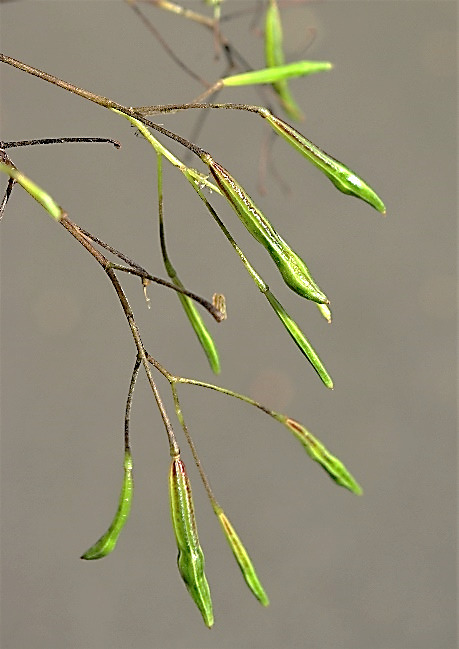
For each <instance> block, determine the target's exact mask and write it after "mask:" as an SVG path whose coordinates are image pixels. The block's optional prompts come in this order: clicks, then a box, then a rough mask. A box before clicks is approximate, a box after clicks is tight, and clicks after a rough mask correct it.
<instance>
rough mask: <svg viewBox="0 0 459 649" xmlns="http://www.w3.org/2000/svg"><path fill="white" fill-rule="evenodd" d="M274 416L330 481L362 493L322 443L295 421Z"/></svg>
mask: <svg viewBox="0 0 459 649" xmlns="http://www.w3.org/2000/svg"><path fill="white" fill-rule="evenodd" d="M274 416H275V418H276V419H277V420H278V421H280V422H281V423H283V424H284V426H287V428H288V429H289V430H290V431H291V432H292V433H293V434H294V435H295V437H296V438H297V439H298V440H299V441H300V442H301V444H302V445H303V446H304V448H305V450H306V453H307V454H308V455H309V457H311V458H312V459H313V460H314V461H315V462H318V463H319V464H320V465H321V466H322V467H323V468H324V469H325V471H326V472H327V473H328V475H329V476H330V478H331V479H332V480H334V481H335V482H336V483H337V484H339V485H340V486H341V487H345V488H346V489H349V491H352V492H353V493H355V494H357V495H360V494H361V493H362V487H361V486H360V485H359V483H358V482H357V481H356V479H355V478H354V477H353V476H352V475H351V473H350V472H349V471H348V470H347V469H346V467H345V466H344V464H343V463H342V462H341V460H339V459H338V458H337V457H334V456H333V455H331V453H329V451H328V450H327V449H326V448H325V446H324V445H323V444H322V442H320V441H319V440H318V439H317V438H316V437H314V436H313V435H311V433H310V432H309V431H308V430H307V429H306V428H305V427H304V426H303V425H302V424H300V423H299V422H298V421H295V419H291V418H290V417H286V416H285V415H281V414H275V415H274Z"/></svg>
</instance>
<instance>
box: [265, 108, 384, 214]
mask: <svg viewBox="0 0 459 649" xmlns="http://www.w3.org/2000/svg"><path fill="white" fill-rule="evenodd" d="M260 115H262V116H263V117H264V118H265V119H266V120H267V121H268V122H269V124H270V125H271V126H272V128H273V129H274V130H275V131H276V133H278V134H279V135H280V136H281V137H283V138H284V139H285V140H287V142H288V143H289V144H291V145H292V146H293V147H294V148H295V149H296V150H297V151H299V152H300V153H301V154H302V155H303V156H304V157H305V158H307V159H308V160H309V161H310V162H312V164H314V165H315V166H316V167H318V168H319V169H320V170H321V171H322V172H323V173H324V174H325V175H326V176H328V178H329V179H330V180H331V182H332V183H333V184H334V185H335V187H336V188H337V189H339V190H340V191H341V192H343V193H344V194H351V195H352V196H356V197H357V198H361V199H362V200H363V201H366V202H367V203H369V204H370V205H371V206H372V207H374V208H375V209H376V210H378V212H382V214H385V213H386V207H385V205H384V203H383V202H382V200H381V199H380V198H379V196H378V195H377V194H376V192H375V191H374V190H373V189H372V188H371V187H370V186H369V185H368V184H367V183H366V182H365V181H364V180H362V178H359V176H357V174H355V173H354V172H353V171H352V170H351V169H349V168H348V167H346V166H345V165H343V163H342V162H339V160H336V159H335V158H332V156H330V155H328V153H325V151H322V149H319V147H318V146H316V145H315V144H313V143H312V142H310V141H309V140H307V139H306V138H305V137H304V135H301V133H299V132H298V131H297V130H296V129H294V128H293V126H290V124H287V123H286V122H284V121H283V120H282V119H280V118H279V117H276V116H275V115H272V114H271V113H270V112H269V110H267V109H263V108H262V109H261V110H260Z"/></svg>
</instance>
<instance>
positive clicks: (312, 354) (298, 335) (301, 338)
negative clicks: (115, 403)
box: [265, 290, 333, 390]
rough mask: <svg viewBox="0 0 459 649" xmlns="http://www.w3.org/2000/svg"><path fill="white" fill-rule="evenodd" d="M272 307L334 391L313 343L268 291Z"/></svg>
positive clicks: (324, 380) (325, 382) (321, 376)
mask: <svg viewBox="0 0 459 649" xmlns="http://www.w3.org/2000/svg"><path fill="white" fill-rule="evenodd" d="M265 295H266V297H267V299H268V301H269V303H270V305H271V306H272V308H273V309H274V311H275V312H276V314H277V316H278V317H279V319H280V320H281V322H282V324H283V325H284V327H285V328H286V329H287V331H288V333H289V334H290V336H291V337H292V338H293V340H294V341H295V342H296V344H297V345H298V347H299V348H300V349H301V351H302V352H303V354H304V355H305V356H306V358H307V359H308V361H309V362H310V363H311V365H312V366H313V368H314V369H315V371H316V372H317V374H318V375H319V376H320V378H321V379H322V381H323V383H324V384H325V385H326V386H327V388H330V389H331V390H333V381H332V379H331V376H330V375H329V373H328V372H327V370H326V369H325V367H324V364H323V363H322V361H321V360H320V358H319V356H318V355H317V353H316V351H315V350H314V348H313V347H312V345H311V343H310V342H309V340H308V339H307V338H306V336H305V335H304V334H303V332H302V331H301V329H300V328H299V326H298V325H297V323H296V322H295V320H293V319H292V318H291V317H290V316H289V314H288V313H287V311H286V310H285V309H284V307H283V306H282V304H281V303H280V302H279V301H278V300H277V299H276V298H275V297H274V295H273V294H272V293H271V291H269V290H268V291H266V293H265Z"/></svg>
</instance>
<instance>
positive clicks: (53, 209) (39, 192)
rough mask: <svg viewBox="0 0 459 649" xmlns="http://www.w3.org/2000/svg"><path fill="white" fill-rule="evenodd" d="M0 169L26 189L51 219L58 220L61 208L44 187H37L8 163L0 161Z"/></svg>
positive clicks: (61, 212)
mask: <svg viewBox="0 0 459 649" xmlns="http://www.w3.org/2000/svg"><path fill="white" fill-rule="evenodd" d="M0 171H4V172H5V173H7V174H8V175H9V176H11V178H14V180H15V181H16V182H17V183H18V184H19V185H21V187H22V188H23V189H25V190H26V192H27V193H28V194H30V195H31V196H32V198H34V199H35V200H36V201H37V202H38V203H40V205H41V206H42V207H44V208H45V210H46V211H47V212H48V214H50V215H51V216H52V217H53V219H55V220H56V221H60V220H61V218H62V215H63V213H64V212H63V210H62V208H61V207H59V205H58V204H57V203H56V201H55V200H54V198H53V197H52V196H50V195H49V194H48V192H45V190H44V189H42V188H41V187H39V186H38V185H37V184H36V183H34V182H33V180H30V178H28V177H27V176H24V174H23V173H22V172H21V171H19V169H17V168H16V167H11V166H10V165H6V164H4V163H3V162H0Z"/></svg>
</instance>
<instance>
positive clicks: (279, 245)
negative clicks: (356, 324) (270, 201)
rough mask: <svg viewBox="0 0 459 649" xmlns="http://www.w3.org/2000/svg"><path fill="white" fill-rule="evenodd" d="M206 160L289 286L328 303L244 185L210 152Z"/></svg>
mask: <svg viewBox="0 0 459 649" xmlns="http://www.w3.org/2000/svg"><path fill="white" fill-rule="evenodd" d="M202 160H203V162H204V163H205V164H207V165H208V167H209V169H210V171H211V173H212V175H213V177H214V178H215V181H216V183H217V185H218V186H219V188H220V189H221V191H222V194H223V195H224V196H225V198H226V199H227V200H228V202H229V203H230V205H231V207H232V208H233V210H234V211H235V212H236V214H237V215H238V217H239V219H240V220H241V221H242V223H243V224H244V226H245V228H246V230H248V232H250V234H251V235H252V236H253V237H254V239H256V240H257V241H258V242H259V243H261V245H262V246H263V247H264V248H266V250H267V251H268V253H269V255H270V257H271V259H272V260H273V261H274V263H275V264H276V266H277V267H278V269H279V271H280V273H281V275H282V277H283V279H284V282H285V283H286V284H287V286H289V287H290V288H291V289H292V291H295V293H298V295H301V296H302V297H305V298H307V299H308V300H313V301H314V302H319V303H321V304H326V303H328V298H327V296H326V295H325V294H324V293H323V292H322V291H321V290H320V288H319V287H318V286H317V284H316V283H315V281H314V279H313V278H312V276H311V274H310V272H309V269H308V267H307V266H306V264H305V263H304V261H303V260H302V259H301V258H300V257H299V256H298V255H297V254H296V252H294V251H293V250H292V248H290V246H289V245H288V244H287V243H286V242H285V241H284V240H283V239H282V237H281V236H280V235H279V234H278V233H277V232H276V231H275V230H274V228H273V226H272V225H271V223H270V222H269V221H268V220H267V219H266V217H265V216H264V214H263V213H262V212H261V210H259V209H258V207H257V206H256V205H255V203H254V202H253V200H252V199H251V198H250V196H249V195H248V194H247V193H246V191H245V190H244V189H243V188H242V186H241V185H239V184H238V183H237V182H236V180H235V179H234V178H233V177H232V176H231V174H230V173H229V172H228V171H227V170H226V169H225V168H224V167H222V166H221V165H220V164H218V162H216V161H215V160H214V159H213V158H212V156H211V155H210V154H205V155H203V158H202Z"/></svg>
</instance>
